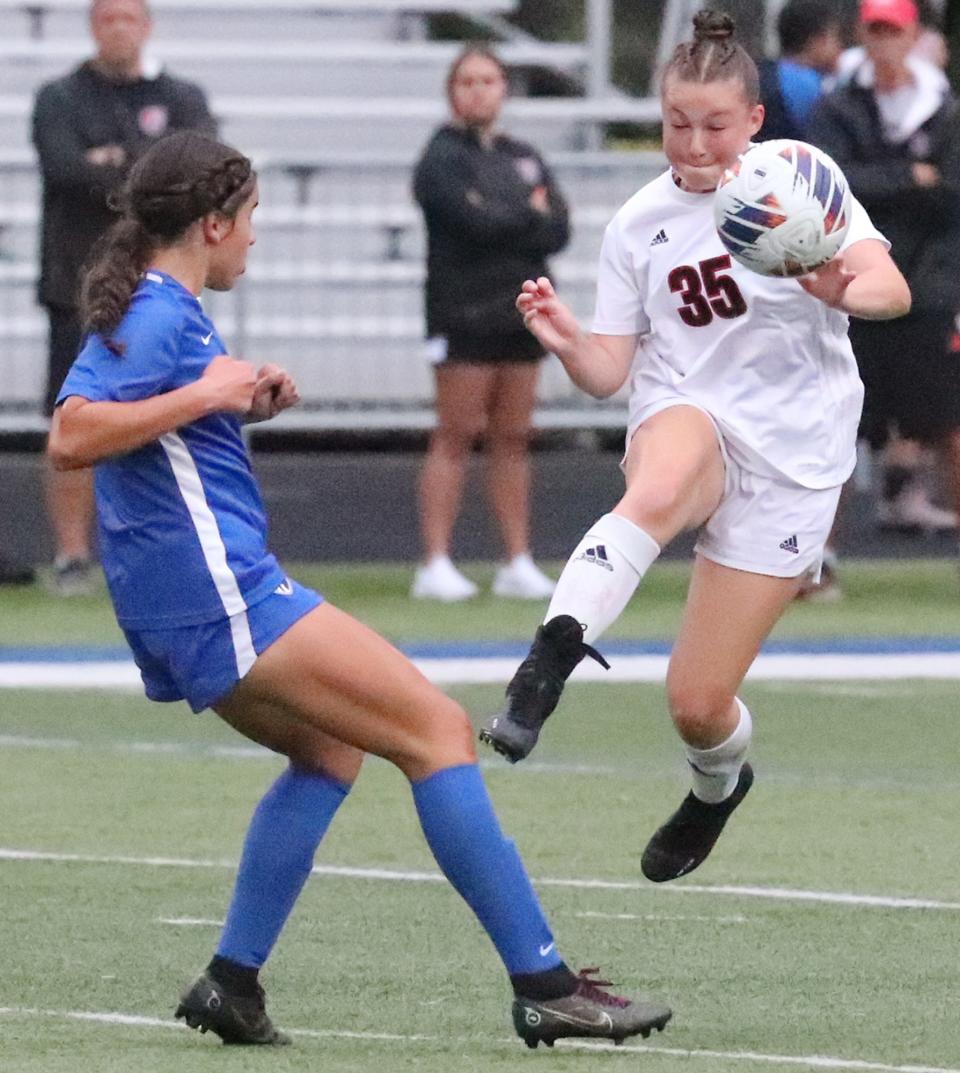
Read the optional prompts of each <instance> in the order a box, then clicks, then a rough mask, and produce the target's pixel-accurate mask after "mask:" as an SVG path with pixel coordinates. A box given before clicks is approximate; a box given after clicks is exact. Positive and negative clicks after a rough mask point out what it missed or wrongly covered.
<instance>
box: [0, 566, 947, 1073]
mask: <svg viewBox="0 0 960 1073" xmlns="http://www.w3.org/2000/svg"><path fill="white" fill-rule="evenodd" d="M472 572H473V573H474V575H475V576H477V577H479V578H481V579H482V578H484V577H486V576H487V571H485V569H484V568H477V570H475V571H472ZM295 573H296V576H298V577H301V578H303V579H304V580H306V581H309V582H312V583H315V584H317V585H319V586H320V587H322V588H324V589H325V591H327V592H328V593H329V594H330V596H331V597H332V598H333V599H335V600H336V601H337V602H338V603H340V604H341V605H342V606H344V607H346V608H347V609H348V610H352V611H354V612H355V613H357V615H358V617H360V618H363V619H364V620H365V621H368V622H370V623H371V624H373V625H375V626H377V627H378V628H380V629H382V630H383V631H384V632H386V633H387V634H388V635H390V636H391V637H392V638H394V639H395V640H398V641H405V640H406V641H414V640H424V639H439V638H442V639H468V638H477V639H483V638H488V639H490V638H492V639H504V638H523V637H526V636H527V635H528V634H529V633H530V631H531V630H532V628H533V626H534V625H535V624H536V620H537V613H538V611H539V610H540V609H539V608H537V607H535V606H534V607H531V606H528V605H512V604H508V603H506V602H504V601H496V600H493V599H484V600H482V601H480V602H479V603H477V604H476V605H475V606H471V607H454V608H433V607H428V606H422V605H418V604H411V603H409V602H408V601H407V600H406V598H405V588H406V584H407V581H408V578H409V573H408V571H405V570H402V569H400V568H396V569H393V568H377V567H364V568H354V569H347V568H339V567H338V568H334V569H324V568H311V569H309V570H306V569H305V570H297V571H295ZM844 578H845V581H846V582H847V588H848V596H847V599H846V600H845V601H844V602H843V603H842V604H838V605H835V606H829V607H798V608H796V609H794V610H792V611H791V613H790V614H789V615H788V616H787V618H786V619H785V621H784V623H782V624H781V627H780V630H779V633H780V635H781V636H812V635H817V636H850V635H867V634H873V635H877V634H906V633H916V634H937V633H950V634H957V633H960V614H958V611H960V598H958V584H957V579H956V577H955V574H954V566H953V564H950V563H925V564H918V565H912V566H910V567H906V566H894V565H890V564H886V565H869V566H868V565H860V566H851V567H849V568H848V569H847V571H846V572H845V574H844ZM650 581H651V584H650V585H648V587H647V588H646V590H645V592H644V594H643V596H642V598H640V599H638V600H637V601H635V603H634V606H633V607H632V608H631V609H630V611H629V613H628V614H627V615H626V616H624V619H623V620H622V621H621V623H620V624H619V626H618V629H617V631H616V632H617V635H618V636H621V637H641V636H642V637H666V636H669V635H670V632H671V631H672V629H673V628H674V627H675V624H676V621H677V618H678V615H679V607H680V600H681V599H682V591H683V582H684V570H683V568H679V567H678V568H674V567H668V568H664V569H660V570H657V571H655V572H654V576H653V577H652V578H651V579H650ZM118 641H119V634H118V633H117V632H116V629H115V627H114V626H113V625H112V621H111V619H110V613H109V609H108V608H107V606H106V604H105V601H104V600H103V599H102V598H91V599H89V600H77V601H72V602H70V603H69V604H64V603H59V602H57V601H55V600H52V599H51V598H49V597H47V596H45V595H44V594H43V593H42V592H41V591H40V590H39V589H36V590H27V591H24V592H19V593H4V594H3V595H2V596H0V644H2V645H7V646H10V645H24V644H31V643H37V644H53V643H84V644H95V643H105V644H115V643H117V642H118ZM454 692H455V695H456V696H457V697H458V699H460V700H461V701H462V702H463V703H464V704H465V705H466V707H467V709H468V710H469V711H470V712H471V713H472V714H473V715H474V716H475V718H476V719H477V720H479V719H480V718H482V717H483V716H485V715H486V714H487V713H488V712H489V711H491V710H492V709H493V707H494V706H495V705H496V704H497V702H498V698H499V696H500V694H501V688H500V687H493V686H484V687H469V688H459V689H457V690H455V691H454ZM744 696H745V698H746V700H747V702H748V703H749V704H750V705H751V708H752V709H753V711H754V715H755V722H756V727H757V730H756V738H755V748H754V751H753V755H754V760H755V767H756V769H757V772H758V781H757V785H756V789H755V791H754V793H753V794H751V796H750V798H749V799H748V801H747V803H746V804H745V805H744V807H743V810H742V811H741V812H740V813H738V815H737V817H736V819H735V820H734V821H733V822H732V824H731V827H730V829H729V831H728V832H727V833H726V834H725V835H724V837H723V839H722V840H721V842H720V844H719V845H718V848H717V850H716V852H715V854H714V855H713V856H712V857H711V859H710V860H709V861H708V862H707V864H705V865H704V866H703V868H701V869H700V870H699V871H698V872H697V873H696V874H695V875H694V876H692V877H689V878H688V879H685V880H681V881H680V882H678V883H676V884H672V885H667V886H665V887H655V886H653V885H651V884H648V883H646V882H645V881H644V880H643V879H642V877H641V876H640V872H639V857H640V853H641V851H642V848H643V845H644V844H645V842H646V839H647V838H648V836H649V834H650V833H651V832H652V830H653V829H654V828H655V827H656V825H657V824H658V823H659V822H660V821H661V820H662V819H664V818H665V816H666V815H667V814H668V812H669V811H671V810H672V808H673V807H675V805H676V804H677V803H678V801H679V799H680V797H681V796H682V794H683V793H684V792H685V774H684V770H683V767H684V765H683V762H682V757H681V754H680V751H679V748H678V746H677V742H676V739H675V737H674V735H673V732H672V730H671V728H670V726H669V723H668V720H667V718H666V716H665V714H664V705H663V695H662V689H661V688H660V687H659V686H655V685H623V684H616V685H593V684H573V685H571V686H570V688H569V690H568V693H567V696H566V697H565V700H564V705H563V707H562V709H561V711H560V712H559V713H558V715H557V716H556V717H555V719H554V720H553V721H552V722H551V725H550V727H549V729H548V732H547V734H546V735H545V737H544V739H543V741H542V743H541V746H540V747H539V748H538V751H537V753H536V754H535V757H534V758H533V759H534V761H535V763H534V762H530V763H528V764H526V765H519V766H517V767H515V768H514V767H509V766H508V765H506V764H504V763H502V762H500V761H499V760H498V759H497V758H494V757H491V758H489V759H488V761H487V763H486V766H485V772H486V776H487V780H488V784H489V786H490V788H491V791H492V793H493V795H494V797H495V800H496V803H497V806H498V809H499V811H500V814H501V817H502V820H503V823H504V826H505V828H506V829H507V830H508V831H509V832H510V834H511V835H512V836H513V837H514V838H515V839H516V840H517V842H518V844H519V846H520V849H521V851H522V853H523V854H524V857H525V859H526V860H527V863H528V866H529V869H530V872H531V874H532V875H533V876H534V877H535V878H536V880H537V881H538V883H539V889H540V893H541V897H542V899H543V901H544V904H545V906H546V908H547V910H548V912H549V915H550V916H551V918H552V920H553V923H554V926H555V930H556V932H557V935H558V938H559V941H560V945H561V949H562V950H563V951H564V953H565V956H566V957H567V958H568V959H569V960H570V961H571V963H573V964H575V965H577V966H581V965H597V964H599V965H601V966H602V967H603V969H604V972H605V973H607V974H609V975H610V976H611V977H612V978H613V979H614V980H616V982H617V984H618V986H619V987H620V988H621V989H622V990H624V991H627V992H647V993H649V994H652V995H656V996H658V997H663V998H665V999H667V1000H668V1001H669V1002H670V1003H671V1004H672V1005H673V1006H674V1009H675V1020H674V1022H673V1023H672V1024H671V1025H670V1026H669V1027H668V1029H667V1031H666V1032H664V1034H663V1035H661V1036H656V1037H654V1038H652V1039H651V1040H650V1041H649V1042H648V1044H646V1045H644V1044H643V1043H642V1041H637V1044H636V1045H634V1046H628V1047H625V1048H623V1049H616V1050H615V1049H613V1048H610V1047H605V1048H603V1049H596V1048H594V1049H584V1048H580V1047H574V1046H563V1045H561V1044H558V1046H557V1048H556V1050H555V1051H545V1050H542V1049H541V1050H539V1051H537V1052H536V1053H535V1054H534V1053H530V1052H527V1050H526V1049H525V1048H524V1047H523V1045H522V1044H521V1043H520V1042H519V1041H518V1040H516V1039H515V1038H514V1037H513V1033H512V1027H511V1025H510V1021H509V991H508V987H507V986H506V981H505V979H504V977H503V974H502V970H501V968H500V966H499V962H498V960H497V958H496V955H495V953H494V952H493V950H492V948H491V947H490V945H489V943H488V941H487V940H486V938H485V936H484V935H483V933H482V932H481V931H480V929H479V928H478V926H477V925H476V924H475V923H474V922H473V919H472V917H471V916H470V915H469V913H468V911H467V910H466V908H465V907H464V906H463V904H462V903H461V902H460V901H459V899H458V898H457V897H456V895H455V894H454V893H453V892H452V891H451V890H450V889H449V888H448V887H447V886H446V885H445V884H442V883H439V882H434V881H432V880H430V879H429V878H427V879H424V878H423V873H433V872H434V871H435V868H434V865H433V862H432V860H431V858H430V856H429V854H428V852H427V850H426V848H425V846H424V844H423V841H422V838H421V836H420V833H419V830H418V828H417V826H416V823H415V819H414V812H413V808H412V804H411V802H410V798H409V792H408V790H407V787H406V785H405V783H404V780H403V779H402V778H401V777H400V776H399V775H398V774H397V773H396V772H395V771H394V770H393V769H391V768H390V767H389V766H388V765H386V764H384V763H382V762H380V761H376V760H372V761H370V762H368V764H367V766H366V769H365V771H364V772H363V774H362V775H361V778H360V780H359V782H358V784H357V787H356V789H355V791H354V793H353V795H352V796H351V799H350V800H349V801H348V802H347V804H346V805H345V807H344V808H343V810H342V811H341V813H340V815H339V816H338V818H337V820H336V822H335V824H334V827H333V829H332V830H331V833H330V835H329V837H328V839H327V841H326V842H325V844H324V846H323V848H322V850H321V854H320V856H319V858H318V862H317V863H318V865H319V866H320V867H321V869H323V868H327V869H333V868H340V869H341V872H340V873H339V874H336V873H328V874H318V875H315V876H314V877H313V879H312V880H311V882H310V883H309V884H308V886H307V889H306V891H305V892H304V895H303V897H302V899H301V901H300V903H299V904H298V906H297V910H296V912H295V914H294V917H293V919H292V920H291V922H290V925H289V928H288V930H287V931H286V932H285V934H284V936H283V938H282V940H281V943H280V945H279V947H278V949H277V950H276V952H275V955H274V957H273V959H272V960H271V962H270V964H269V965H268V967H267V970H266V971H265V974H264V980H265V984H266V986H267V988H268V993H269V997H270V1003H271V1010H272V1012H273V1014H274V1016H275V1018H276V1020H277V1021H278V1022H279V1023H280V1024H281V1025H282V1026H284V1027H285V1028H288V1029H291V1030H293V1031H294V1032H295V1043H296V1046H295V1047H293V1048H291V1049H289V1050H288V1051H283V1052H273V1053H269V1054H264V1053H262V1052H245V1051H239V1052H238V1051H235V1050H232V1049H229V1048H223V1047H221V1046H220V1045H219V1044H218V1042H217V1041H216V1040H214V1039H212V1038H211V1037H200V1036H198V1035H197V1034H195V1033H190V1032H187V1031H185V1030H183V1029H182V1028H179V1029H178V1028H177V1027H176V1026H175V1025H174V1024H173V1022H172V1019H171V1014H172V1008H173V1006H174V1005H175V1002H176V996H177V992H178V989H179V988H180V987H181V986H182V985H183V984H184V983H185V982H187V980H188V979H189V978H190V976H191V975H192V973H193V972H195V971H196V969H197V968H199V967H200V966H202V965H203V964H204V963H205V962H206V960H207V959H208V958H209V955H210V953H211V951H212V948H213V946H214V944H215V942H216V937H217V934H218V927H217V923H216V922H217V921H219V920H220V919H222V915H223V912H224V909H225V905H226V901H227V898H228V896H229V891H230V884H231V881H232V872H231V868H232V866H233V865H234V864H235V862H236V859H237V856H238V853H239V847H240V843H241V839H242V836H243V831H244V828H245V825H246V822H247V820H248V818H249V814H250V811H251V810H252V808H253V806H254V804H255V802H256V800H257V799H258V797H259V795H260V794H261V793H262V792H263V790H264V789H265V787H266V786H267V785H268V784H269V782H270V781H271V779H272V778H273V777H274V776H275V774H276V773H277V772H278V771H279V770H280V766H281V765H280V761H279V760H277V759H276V758H273V757H270V756H267V755H265V754H259V753H257V752H256V751H254V750H249V749H245V748H243V749H235V748H233V749H231V748H230V747H235V746H243V745H244V743H243V742H242V740H241V739H239V738H237V737H236V736H235V735H234V734H232V732H231V731H229V730H228V729H227V728H226V727H223V726H221V725H220V724H219V723H218V722H217V720H216V719H215V718H214V717H212V716H210V715H205V716H200V717H193V716H191V715H190V714H189V713H188V711H187V710H186V708H185V707H183V706H179V705H174V706H157V705H150V704H148V703H147V702H146V701H144V700H143V699H141V698H140V697H139V696H136V695H134V694H129V693H108V692H93V691H90V692H80V691H78V692H73V691H62V690H61V691H54V690H46V691H45V690H31V691H26V690H21V691H13V690H8V691H3V692H0V816H2V827H3V834H2V835H0V906H2V907H3V917H2V923H0V937H2V942H0V950H2V953H3V972H2V973H0V1070H3V1071H4V1073H5V1071H7V1070H10V1071H11V1073H51V1071H58V1073H59V1071H64V1073H66V1071H75V1070H76V1071H81V1073H120V1071H123V1073H129V1071H130V1070H137V1071H145V1073H182V1070H183V1069H184V1068H189V1069H190V1070H191V1071H196V1073H211V1071H217V1073H234V1071H247V1070H258V1071H259V1070H260V1069H263V1068H269V1069H271V1070H277V1071H288V1070H307V1069H309V1070H326V1069H336V1070H338V1071H345V1073H346V1071H361V1070H363V1071H366V1070H374V1069H377V1070H391V1071H392V1070H408V1069H409V1070H414V1069H415V1070H417V1071H422V1073H441V1071H442V1073H447V1071H460V1070H463V1071H474V1070H476V1071H481V1070H482V1071H484V1073H497V1071H508V1070H509V1071H511V1073H512V1071H514V1070H521V1069H523V1068H530V1069H534V1068H537V1069H547V1068H549V1069H551V1070H560V1071H566V1070H575V1069H576V1070H589V1071H591V1073H592V1071H594V1070H610V1071H611V1073H619V1071H621V1070H624V1071H626V1070H643V1071H644V1073H689V1071H698V1070H702V1071H703V1073H734V1071H736V1073H741V1071H743V1073H747V1071H750V1070H755V1071H758V1073H766V1071H771V1073H772V1071H774V1070H783V1069H791V1068H794V1069H800V1070H814V1069H834V1070H850V1071H851V1073H853V1071H857V1070H865V1071H872V1073H921V1071H929V1070H950V1071H951V1073H957V1071H958V1070H960V1021H958V1018H957V1012H956V1004H957V994H958V983H957V979H958V974H957V968H956V964H957V935H958V933H960V854H958V843H960V835H958V830H960V776H958V774H957V760H956V758H957V756H958V755H960V723H958V719H957V709H958V699H960V683H954V682H949V681H947V682H921V681H915V680H907V681H894V682H888V683H870V682H844V683H824V682H816V683H814V682H811V683H807V684H804V683H797V682H792V683H782V682H762V683H761V682H758V683H754V684H752V685H748V686H747V687H746V688H745V690H744ZM11 851H21V852H22V853H25V854H27V856H26V857H21V858H20V859H15V858H14V857H13V854H12V852H11ZM43 855H47V856H46V857H44V856H43ZM349 870H352V871H349ZM376 870H380V871H379V872H377V871H376ZM384 871H387V872H392V873H394V875H393V877H392V878H391V877H388V876H384V875H383V874H382V873H383V872H384ZM404 875H405V876H406V878H403V876H404ZM830 895H834V896H836V895H847V896H849V897H848V898H847V899H846V900H832V901H831V900H829V896H830ZM870 898H873V899H875V900H876V901H875V902H874V903H873V904H871V903H870V901H869V899H870ZM911 899H912V900H916V901H922V902H923V903H925V906H924V907H917V906H916V905H914V904H913V903H912V902H911V901H910V900H911Z"/></svg>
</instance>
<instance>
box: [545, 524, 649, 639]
mask: <svg viewBox="0 0 960 1073" xmlns="http://www.w3.org/2000/svg"><path fill="white" fill-rule="evenodd" d="M659 554H660V545H659V544H658V543H657V542H656V541H655V540H654V539H653V537H651V536H650V535H649V534H648V533H645V532H644V531H643V530H642V529H641V528H640V526H639V525H634V524H633V522H631V521H630V519H629V518H624V517H623V516H622V515H620V514H604V516H603V517H602V518H600V519H598V520H597V521H596V522H594V524H593V525H592V526H591V527H590V529H589V531H588V532H587V535H586V536H585V537H584V538H583V540H581V541H580V543H579V544H578V545H577V546H576V548H575V549H574V552H573V554H572V555H571V556H570V558H569V559H568V560H567V565H566V566H565V567H564V568H563V573H562V574H561V575H560V580H559V581H558V582H557V587H556V588H555V589H554V591H553V598H552V599H551V600H550V606H549V608H547V616H546V618H545V619H544V622H549V620H550V619H552V618H554V617H555V616H556V615H572V616H573V617H574V618H575V619H576V620H577V622H580V623H582V625H583V627H584V634H583V639H584V640H585V641H586V642H587V643H588V644H591V643H593V641H595V640H596V639H597V638H598V637H599V636H600V634H601V633H603V631H604V630H605V629H606V628H607V627H608V626H610V625H612V624H613V623H614V622H616V620H617V619H618V618H619V617H620V615H621V614H622V612H623V609H624V608H625V607H626V606H627V604H628V603H629V602H630V597H631V596H633V594H634V592H635V591H636V588H637V585H639V584H640V579H641V578H642V577H643V575H644V574H645V573H646V572H647V571H648V570H649V569H650V566H651V565H652V564H653V562H654V561H655V560H656V558H657V556H658V555H659Z"/></svg>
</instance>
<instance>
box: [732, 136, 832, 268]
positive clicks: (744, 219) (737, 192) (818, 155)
mask: <svg viewBox="0 0 960 1073" xmlns="http://www.w3.org/2000/svg"><path fill="white" fill-rule="evenodd" d="M850 213H851V207H850V187H849V185H848V184H847V180H846V178H845V177H844V174H843V172H842V171H841V170H840V169H839V168H838V167H837V165H836V164H835V163H834V162H833V161H832V160H831V159H830V157H828V156H827V154H826V153H824V152H822V151H821V150H819V149H817V148H816V147H815V146H813V145H808V144H807V143H806V142H795V141H789V140H787V139H775V140H773V141H769V142H760V143H759V144H758V145H753V146H751V147H750V148H749V149H748V150H747V151H746V152H745V153H742V154H741V155H740V157H739V158H738V159H737V161H736V163H735V164H734V165H733V167H731V168H729V169H728V170H727V171H725V172H724V173H723V178H722V179H721V180H720V185H719V186H718V187H717V193H716V198H715V200H714V219H715V221H716V225H717V231H718V233H719V235H720V241H721V242H722V243H723V244H724V246H726V248H727V249H728V250H729V251H730V253H731V254H732V255H733V257H735V258H736V260H738V261H739V262H740V263H741V264H742V265H745V266H746V267H747V268H750V269H752V270H753V271H754V272H758V273H759V274H760V275H761V276H802V275H805V274H806V273H807V272H812V271H814V269H816V268H819V267H820V265H822V264H826V262H827V261H829V260H830V259H831V258H832V257H834V256H835V255H836V253H837V251H838V250H839V249H840V247H841V245H842V244H843V240H844V237H845V236H846V234H847V228H848V227H849V226H850Z"/></svg>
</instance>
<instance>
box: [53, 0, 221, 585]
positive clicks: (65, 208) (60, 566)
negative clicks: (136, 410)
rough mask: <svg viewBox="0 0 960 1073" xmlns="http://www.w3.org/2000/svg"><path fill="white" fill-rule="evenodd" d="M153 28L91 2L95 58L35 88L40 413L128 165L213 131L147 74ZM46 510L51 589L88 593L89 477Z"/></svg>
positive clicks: (112, 0)
mask: <svg viewBox="0 0 960 1073" xmlns="http://www.w3.org/2000/svg"><path fill="white" fill-rule="evenodd" d="M150 31H151V20H150V13H149V10H148V6H147V4H146V2H145V0H93V3H91V5H90V32H91V35H92V37H93V40H94V43H95V44H96V49H97V51H96V54H95V55H94V57H93V58H92V59H90V60H88V61H86V62H85V63H82V64H81V65H80V66H79V67H77V68H76V69H75V70H73V71H71V72H70V73H69V74H67V75H66V76H65V77H63V78H59V79H57V80H56V81H53V82H48V83H47V84H45V85H43V86H41V88H40V90H39V92H38V93H37V97H36V101H35V103H34V111H33V142H34V145H35V146H36V149H37V153H38V155H39V158H40V170H41V174H42V178H43V221H42V224H41V239H40V282H39V287H38V298H39V301H40V304H41V305H42V306H43V307H44V308H45V310H46V312H47V315H48V318H49V322H50V334H49V352H48V368H47V388H46V394H45V397H44V411H45V413H47V414H48V415H49V414H52V413H53V404H54V400H55V399H56V397H57V392H58V391H59V390H60V385H61V383H62V382H63V379H64V377H65V376H66V374H67V370H68V369H69V368H70V365H71V363H72V362H73V359H74V358H75V357H76V356H77V352H78V350H79V348H80V325H79V320H78V316H77V304H78V297H79V296H78V293H77V290H78V281H79V275H80V269H81V266H82V265H83V263H84V261H85V260H86V259H87V255H88V254H89V253H90V250H91V248H92V247H93V245H94V243H95V242H96V240H97V239H98V238H99V237H100V236H101V235H102V234H103V233H104V232H105V231H106V230H107V229H108V228H109V226H110V224H111V223H112V222H113V221H114V219H115V218H116V216H115V214H114V212H113V210H112V209H111V208H110V205H109V196H110V194H111V192H112V191H113V190H114V189H116V188H117V187H118V186H119V185H120V183H121V181H122V180H123V179H124V177H125V176H126V174H127V172H128V171H129V169H130V166H131V164H132V163H133V162H134V160H136V159H137V157H139V156H140V155H142V153H143V152H144V151H145V150H146V149H147V148H148V147H149V146H150V145H152V144H153V143H154V142H155V141H157V140H158V139H159V138H161V137H163V136H164V135H165V134H169V133H171V132H172V131H175V130H182V129H187V128H191V129H195V130H199V131H202V132H204V133H207V134H214V133H216V123H215V121H214V119H213V117H212V116H211V114H210V110H209V108H208V107H207V101H206V98H205V96H204V94H203V91H202V90H201V89H200V88H199V87H198V86H196V85H194V84H192V83H190V82H184V81H181V80H180V79H177V78H172V77H171V76H170V75H168V74H165V73H163V72H159V71H149V70H147V65H146V63H145V61H144V56H143V49H144V46H145V44H146V42H147V39H148V37H149V36H150ZM46 495H47V511H48V515H49V517H50V521H51V524H52V528H53V531H54V539H55V541H56V557H55V559H54V570H53V580H54V591H56V592H58V593H60V594H61V595H64V596H69V595H77V594H82V593H85V592H88V591H90V588H91V572H90V557H91V556H90V533H91V527H92V522H93V480H92V476H91V471H89V470H79V471H75V472H72V473H55V472H53V471H49V472H48V474H47V480H46Z"/></svg>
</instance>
